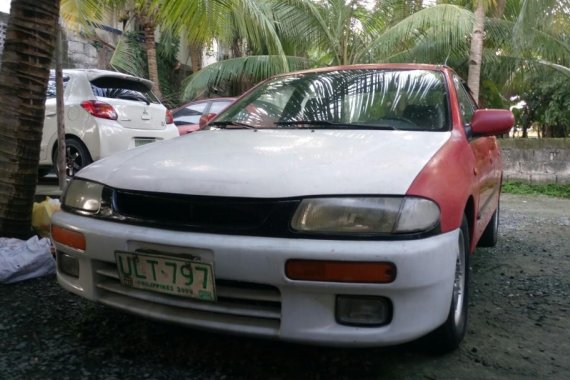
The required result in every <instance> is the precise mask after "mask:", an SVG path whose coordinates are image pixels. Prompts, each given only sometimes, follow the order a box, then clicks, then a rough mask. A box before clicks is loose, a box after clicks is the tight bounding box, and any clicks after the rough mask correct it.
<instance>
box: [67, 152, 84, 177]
mask: <svg viewBox="0 0 570 380" xmlns="http://www.w3.org/2000/svg"><path fill="white" fill-rule="evenodd" d="M65 164H66V165H65V166H66V172H67V175H68V176H69V177H73V176H74V175H75V173H77V171H78V170H79V169H81V167H82V165H83V159H82V157H81V155H80V154H79V152H78V151H77V149H75V148H72V147H66V154H65Z"/></svg>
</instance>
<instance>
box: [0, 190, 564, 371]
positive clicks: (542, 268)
mask: <svg viewBox="0 0 570 380" xmlns="http://www.w3.org/2000/svg"><path fill="white" fill-rule="evenodd" d="M500 223H501V227H500V235H499V243H498V245H497V247H494V248H485V249H477V250H476V252H475V255H474V256H473V258H472V260H471V268H472V277H471V278H472V282H471V301H470V314H469V329H468V334H467V336H466V337H465V340H464V342H463V343H462V345H461V346H460V348H459V349H458V350H456V351H455V352H452V353H450V354H447V355H445V356H435V355H431V354H430V353H429V349H428V350H427V351H426V348H425V347H422V346H420V345H419V344H407V345H402V346H398V347H391V348H378V349H335V348H324V347H313V346H302V345H296V344H286V343H280V342H274V341H267V340H258V339H250V338H244V337H240V336H228V335H224V334H213V333H209V332H203V331H197V330H191V329H183V328H180V327H177V326H172V325H166V324H161V323H157V322H152V321H148V320H145V319H142V318H139V317H136V316H132V315H128V314H124V313H121V312H118V311H115V310H112V309H109V308H106V307H103V306H101V305H96V304H92V303H90V302H88V301H85V300H83V299H80V298H78V297H76V296H74V295H72V294H70V293H67V292H66V291H64V290H63V289H61V288H60V287H59V285H57V283H56V282H55V277H53V276H47V277H43V278H39V279H35V280H29V281H24V282H21V283H17V284H14V285H3V286H0V305H1V306H0V378H1V379H56V378H57V379H134V378H137V379H143V378H144V379H146V378H148V379H428V380H434V379H477V380H479V379H561V380H562V379H570V317H569V312H570V300H569V296H570V200H562V199H555V198H548V197H536V196H532V197H526V196H514V195H508V194H505V195H503V197H502V208H501V217H500Z"/></svg>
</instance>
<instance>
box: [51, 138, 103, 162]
mask: <svg viewBox="0 0 570 380" xmlns="http://www.w3.org/2000/svg"><path fill="white" fill-rule="evenodd" d="M65 139H66V140H67V139H72V140H75V141H77V142H78V143H80V144H81V145H82V146H83V148H85V151H86V152H87V154H89V159H90V160H91V161H93V156H92V155H91V152H90V151H89V148H88V147H87V145H85V143H84V142H83V141H81V139H80V138H79V137H77V136H76V135H74V134H70V133H66V134H65ZM57 150H58V139H56V140H55V142H54V144H53V147H52V149H51V157H52V162H53V165H54V166H55V165H56V160H57Z"/></svg>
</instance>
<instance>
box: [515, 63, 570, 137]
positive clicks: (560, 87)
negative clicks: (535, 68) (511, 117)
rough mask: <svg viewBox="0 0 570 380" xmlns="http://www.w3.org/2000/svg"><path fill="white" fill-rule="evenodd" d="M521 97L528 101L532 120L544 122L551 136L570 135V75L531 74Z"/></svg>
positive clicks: (546, 130)
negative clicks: (536, 75) (543, 76)
mask: <svg viewBox="0 0 570 380" xmlns="http://www.w3.org/2000/svg"><path fill="white" fill-rule="evenodd" d="M527 79H528V81H529V85H528V87H527V88H526V89H525V90H524V91H523V92H522V94H521V98H522V99H523V100H524V101H525V102H526V103H527V105H528V108H529V113H530V115H531V121H538V122H540V123H541V124H542V126H543V128H544V130H545V132H546V135H547V136H549V137H567V136H568V135H570V77H567V76H565V75H562V74H551V75H550V76H549V77H548V78H539V77H535V76H531V77H529V78H527Z"/></svg>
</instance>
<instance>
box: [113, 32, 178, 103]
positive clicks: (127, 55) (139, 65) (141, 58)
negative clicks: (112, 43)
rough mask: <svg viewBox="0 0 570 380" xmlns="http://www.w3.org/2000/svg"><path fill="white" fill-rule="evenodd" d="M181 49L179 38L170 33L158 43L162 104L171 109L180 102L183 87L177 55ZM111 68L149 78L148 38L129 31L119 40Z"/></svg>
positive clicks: (162, 35)
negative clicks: (146, 43)
mask: <svg viewBox="0 0 570 380" xmlns="http://www.w3.org/2000/svg"><path fill="white" fill-rule="evenodd" d="M179 46H180V42H179V39H178V38H176V37H173V36H172V34H171V33H168V32H167V31H165V32H163V33H162V34H161V38H160V41H159V42H158V43H157V49H156V50H157V59H158V76H159V80H160V88H161V90H162V96H163V99H162V102H163V103H164V104H165V105H166V106H167V107H169V108H173V107H174V106H176V105H177V104H178V103H180V90H181V87H180V84H181V83H182V78H180V77H179V73H178V71H177V70H176V66H177V63H178V61H177V60H176V55H177V54H178V49H179ZM111 66H112V67H113V68H114V69H115V70H118V71H121V72H124V73H127V74H131V75H134V76H138V77H142V78H148V65H147V55H146V51H145V46H144V37H143V36H142V35H141V34H140V33H138V32H125V33H124V34H123V36H122V38H121V39H120V40H119V43H118V44H117V47H116V49H115V52H114V54H113V57H112V58H111Z"/></svg>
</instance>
